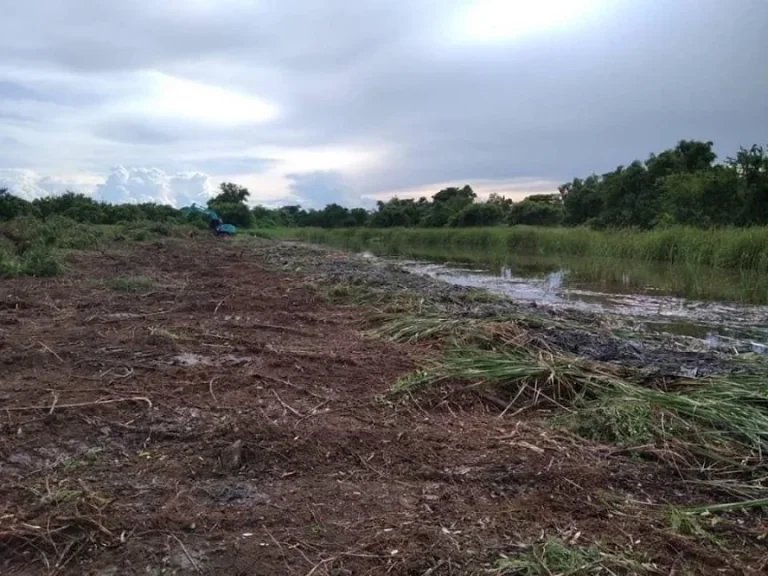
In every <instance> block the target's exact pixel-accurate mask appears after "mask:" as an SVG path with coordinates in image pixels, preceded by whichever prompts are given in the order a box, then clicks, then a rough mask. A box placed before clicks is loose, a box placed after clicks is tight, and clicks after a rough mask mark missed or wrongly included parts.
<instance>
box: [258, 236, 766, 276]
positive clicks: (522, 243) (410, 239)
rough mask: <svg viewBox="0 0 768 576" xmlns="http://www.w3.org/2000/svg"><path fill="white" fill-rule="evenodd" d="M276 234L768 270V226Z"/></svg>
mask: <svg viewBox="0 0 768 576" xmlns="http://www.w3.org/2000/svg"><path fill="white" fill-rule="evenodd" d="M270 234H271V235H272V236H274V237H282V238H286V237H292V238H297V239H300V240H306V241H309V242H316V243H323V244H331V245H335V246H339V247H344V248H350V249H362V248H368V247H371V246H376V247H379V248H380V249H382V250H386V251H387V252H389V253H398V252H405V251H407V250H408V249H410V248H415V247H417V248H419V249H436V250H438V249H439V250H448V249H450V250H457V251H459V250H464V251H483V252H485V253H493V254H502V255H503V254H505V253H525V254H534V255H540V256H572V257H590V258H592V257H596V258H617V259H626V260H637V261H644V262H670V263H684V264H687V265H692V266H709V267H712V268H722V269H731V270H754V271H757V272H761V273H764V272H766V271H768V227H761V228H746V229H737V228H726V229H717V230H715V229H713V230H699V229H695V228H665V229H660V230H650V231H634V230H607V231H598V230H590V229H588V228H538V227H529V226H514V227H507V228H464V229H455V228H438V229H419V228H386V229H376V228H344V229H332V230H324V229H317V228H296V229H289V230H286V229H275V230H273V231H271V232H270Z"/></svg>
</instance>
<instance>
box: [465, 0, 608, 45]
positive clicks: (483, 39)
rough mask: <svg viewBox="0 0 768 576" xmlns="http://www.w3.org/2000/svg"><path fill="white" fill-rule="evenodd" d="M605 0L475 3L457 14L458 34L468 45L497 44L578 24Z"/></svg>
mask: <svg viewBox="0 0 768 576" xmlns="http://www.w3.org/2000/svg"><path fill="white" fill-rule="evenodd" d="M605 4H606V1H605V0H474V1H473V2H471V3H470V4H469V5H468V6H466V7H465V8H464V9H463V10H461V11H460V12H459V14H458V17H457V19H456V21H455V22H454V29H455V34H456V36H457V37H458V38H460V39H461V40H462V41H465V42H469V43H498V42H505V41H509V40H516V39H518V38H520V37H523V36H528V35H532V34H536V33H539V32H543V31H550V30H553V29H560V28H565V27H568V26H569V25H571V24H576V23H579V22H580V21H582V20H583V19H585V18H586V17H588V16H590V15H594V14H596V13H597V12H598V11H599V9H600V8H601V6H605Z"/></svg>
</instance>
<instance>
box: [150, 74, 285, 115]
mask: <svg viewBox="0 0 768 576" xmlns="http://www.w3.org/2000/svg"><path fill="white" fill-rule="evenodd" d="M138 106H139V107H140V109H141V112H142V113H144V114H146V115H148V116H154V117H160V118H181V119H185V120H191V121H198V122H203V123H208V124H214V125H220V126H234V125H238V124H243V123H259V122H266V121H267V120H272V119H273V118H275V117H276V116H277V108H276V107H275V106H273V105H272V104H270V103H269V102H266V101H264V100H262V99H260V98H257V97H255V96H250V95H246V94H241V93H238V92H234V91H232V90H228V89H226V88H220V87H218V86H211V85H208V84H202V83H199V82H193V81H191V80H185V79H182V78H176V77H174V76H169V75H167V74H162V73H159V72H152V73H151V81H150V83H149V91H148V93H147V94H146V95H145V97H143V98H140V99H139V102H138Z"/></svg>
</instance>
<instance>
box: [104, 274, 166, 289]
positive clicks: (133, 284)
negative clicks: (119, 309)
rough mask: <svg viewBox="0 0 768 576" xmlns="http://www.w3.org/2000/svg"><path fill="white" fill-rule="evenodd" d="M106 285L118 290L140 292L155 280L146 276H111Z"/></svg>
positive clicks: (148, 287) (153, 283) (149, 286)
mask: <svg viewBox="0 0 768 576" xmlns="http://www.w3.org/2000/svg"><path fill="white" fill-rule="evenodd" d="M108 285H109V287H110V288H112V289H113V290H117V291H118V292H140V291H145V290H150V289H151V288H152V287H153V286H154V285H155V282H154V280H152V279H151V278H147V277H146V276H132V277H126V278H113V279H112V280H110V281H109V283H108Z"/></svg>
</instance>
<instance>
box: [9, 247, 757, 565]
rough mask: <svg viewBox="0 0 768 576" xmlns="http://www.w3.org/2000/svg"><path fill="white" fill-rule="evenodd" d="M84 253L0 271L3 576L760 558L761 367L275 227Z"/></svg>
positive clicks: (712, 561) (715, 561)
mask: <svg viewBox="0 0 768 576" xmlns="http://www.w3.org/2000/svg"><path fill="white" fill-rule="evenodd" d="M139 240H140V239H139ZM82 248H83V247H79V248H77V249H72V248H69V249H67V250H66V251H62V252H61V253H60V255H59V256H60V258H61V260H60V262H59V261H58V260H57V262H59V263H60V264H61V267H60V269H58V268H57V270H56V271H55V272H56V274H55V275H51V277H50V278H39V277H31V276H23V275H22V276H17V277H13V278H5V279H1V280H0V287H2V291H1V292H0V366H2V371H1V372H0V398H1V399H2V404H1V405H0V407H2V410H0V474H2V478H3V482H2V484H1V485H0V573H2V574H57V575H65V574H73V575H74V574H88V575H94V576H107V575H110V576H111V575H117V574H120V575H132V574H158V575H159V574H180V575H181V574H211V575H219V574H222V575H224V574H226V575H230V574H231V575H242V576H245V575H249V576H250V575H264V576H267V575H275V574H296V575H302V576H330V575H363V574H370V575H382V574H393V575H425V576H426V575H443V574H444V575H449V574H462V575H463V574H476V575H480V574H496V575H499V574H501V575H513V574H523V575H525V574H529V575H554V574H671V573H675V574H702V575H703V574H713V573H718V574H762V573H765V570H766V567H768V554H766V551H765V550H766V549H765V538H766V536H767V535H768V532H767V531H766V524H765V516H764V513H763V512H762V504H763V503H764V502H763V501H762V500H761V498H763V497H765V491H764V489H763V485H762V478H764V477H765V476H766V469H765V466H764V462H763V457H762V450H763V448H764V447H765V446H766V435H768V427H766V426H765V424H766V422H768V415H767V414H766V411H765V408H764V403H765V400H764V399H765V378H764V374H765V373H766V370H765V366H763V365H762V364H761V363H760V362H759V361H758V360H755V359H744V358H740V357H736V356H727V355H719V354H713V353H710V352H705V351H701V350H696V349H694V348H692V347H691V346H692V345H691V344H690V343H686V342H678V341H675V342H672V341H669V342H657V341H650V340H648V341H646V340H644V339H643V338H642V337H640V336H636V338H635V340H633V341H632V342H629V341H628V340H626V339H623V338H619V337H617V336H616V335H615V334H614V332H615V330H613V329H614V328H616V327H611V326H603V325H601V323H600V321H599V319H597V318H587V317H581V316H567V315H559V316H555V315H547V314H546V313H544V312H539V311H536V312H535V313H534V312H532V311H530V310H526V309H522V308H520V307H517V306H515V305H514V303H501V302H499V301H497V300H496V299H494V298H492V297H491V296H490V295H487V294H484V293H481V292H477V291H471V290H464V289H458V288H454V287H448V286H442V285H438V284H435V283H432V282H431V281H429V280H428V279H424V278H413V277H410V276H411V275H407V274H405V273H402V272H400V271H398V270H397V269H395V268H388V267H385V268H381V267H376V266H374V265H372V264H370V263H368V262H366V261H365V260H364V259H361V258H356V257H354V256H352V255H349V254H346V253H342V252H337V251H333V250H327V249H320V248H312V247H308V246H303V245H297V244H292V243H276V242H270V241H261V240H258V239H240V240H234V241H232V240H220V239H214V238H212V237H207V236H204V237H200V238H199V237H191V238H183V239H182V238H171V237H167V238H162V239H157V240H154V241H148V242H138V241H112V240H110V241H108V242H105V243H104V244H102V245H101V246H99V248H98V249H93V250H86V249H82ZM691 368H696V370H697V374H699V375H700V378H699V379H697V380H694V381H691V380H690V379H686V378H685V377H683V376H682V375H681V374H682V373H683V372H685V373H690V369H691Z"/></svg>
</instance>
